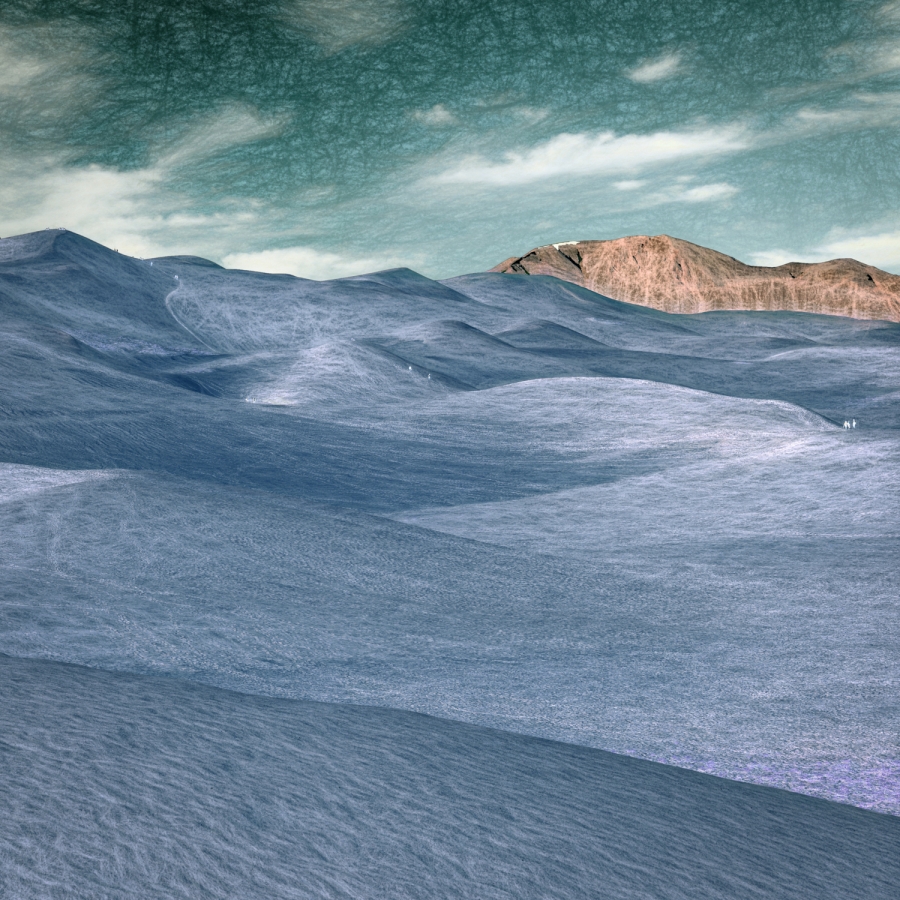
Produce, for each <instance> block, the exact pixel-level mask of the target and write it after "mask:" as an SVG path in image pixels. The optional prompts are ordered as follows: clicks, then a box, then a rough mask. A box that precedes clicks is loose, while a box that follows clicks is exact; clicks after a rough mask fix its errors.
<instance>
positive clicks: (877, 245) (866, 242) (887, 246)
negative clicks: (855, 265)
mask: <svg viewBox="0 0 900 900" xmlns="http://www.w3.org/2000/svg"><path fill="white" fill-rule="evenodd" d="M846 258H850V259H857V260H859V261H860V262H863V263H866V264H868V265H870V266H877V267H878V268H880V269H886V270H888V271H898V270H900V230H897V231H882V232H876V233H860V234H843V235H839V234H834V235H833V236H832V238H831V239H830V240H829V239H826V241H825V242H824V243H823V244H820V245H819V246H817V247H814V248H813V249H812V250H806V251H803V252H800V253H798V252H796V251H789V250H781V249H777V250H764V251H761V252H759V253H752V254H751V255H750V259H751V260H752V262H753V265H756V266H780V265H784V263H787V262H825V261H827V260H830V259H846Z"/></svg>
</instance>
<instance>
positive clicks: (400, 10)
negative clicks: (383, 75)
mask: <svg viewBox="0 0 900 900" xmlns="http://www.w3.org/2000/svg"><path fill="white" fill-rule="evenodd" d="M413 17H414V7H413V6H412V4H411V3H408V2H405V0H293V2H291V3H290V4H289V5H288V6H287V8H286V9H285V10H284V11H283V12H282V15H281V18H282V20H283V21H285V22H287V23H288V24H290V25H293V26H295V27H297V28H299V29H300V30H301V31H305V32H306V33H307V34H309V35H310V37H312V39H313V40H314V41H316V43H318V44H320V45H321V46H322V47H324V48H325V50H327V51H328V52H329V53H337V52H338V51H340V50H343V49H344V48H345V47H349V46H351V45H353V44H369V45H372V44H375V45H377V44H384V43H387V42H389V41H391V40H393V39H394V38H396V37H397V36H398V35H399V34H401V33H402V32H403V31H405V30H406V29H407V28H408V27H409V25H410V24H411V22H412V19H413Z"/></svg>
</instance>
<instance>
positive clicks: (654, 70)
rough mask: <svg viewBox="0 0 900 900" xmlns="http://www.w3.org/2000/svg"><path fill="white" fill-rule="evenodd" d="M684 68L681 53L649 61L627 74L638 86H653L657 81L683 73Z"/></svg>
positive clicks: (668, 54)
mask: <svg viewBox="0 0 900 900" xmlns="http://www.w3.org/2000/svg"><path fill="white" fill-rule="evenodd" d="M683 69H684V66H683V63H682V58H681V54H680V53H666V54H664V55H663V56H658V57H656V58H655V59H649V60H647V61H646V62H643V63H641V64H640V65H639V66H635V68H633V69H629V70H628V71H626V72H625V75H626V77H627V78H630V79H631V80H632V81H636V82H638V84H652V83H653V82H656V81H665V80H666V79H667V78H671V77H672V76H673V75H676V74H677V73H678V72H680V71H683Z"/></svg>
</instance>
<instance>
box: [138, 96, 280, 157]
mask: <svg viewBox="0 0 900 900" xmlns="http://www.w3.org/2000/svg"><path fill="white" fill-rule="evenodd" d="M287 121H288V120H287V118H286V117H284V116H280V117H274V118H273V117H266V116H263V115H261V114H260V113H259V111H258V110H257V109H255V108H254V107H252V106H249V105H247V104H242V103H232V104H228V105H226V106H224V107H221V108H219V109H218V110H217V111H216V112H214V113H212V114H210V115H208V116H205V117H203V118H201V119H200V120H199V121H196V122H194V123H193V124H192V126H191V127H190V129H188V130H187V131H186V132H185V133H183V134H182V135H181V136H180V137H178V138H176V139H175V140H174V141H172V142H171V143H170V144H169V146H168V147H166V148H165V150H164V151H163V152H162V153H161V154H160V156H159V158H158V161H157V163H156V168H158V169H170V168H175V167H177V166H181V165H185V164H189V163H192V162H196V161H198V160H201V159H207V158H209V157H211V156H215V155H216V154H217V153H220V152H222V151H223V150H227V149H228V148H230V147H238V146H241V145H243V144H251V143H253V142H254V141H259V140H264V139H266V138H273V137H277V136H278V135H279V134H281V132H282V131H283V130H284V128H285V126H286V124H287Z"/></svg>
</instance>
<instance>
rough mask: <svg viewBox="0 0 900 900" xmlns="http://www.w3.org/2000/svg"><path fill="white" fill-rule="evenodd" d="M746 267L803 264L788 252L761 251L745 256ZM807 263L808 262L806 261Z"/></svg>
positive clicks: (794, 254) (798, 258)
mask: <svg viewBox="0 0 900 900" xmlns="http://www.w3.org/2000/svg"><path fill="white" fill-rule="evenodd" d="M747 259H748V260H749V262H748V265H751V266H769V267H770V268H771V267H773V266H783V265H784V264H785V263H788V262H803V261H804V260H803V259H801V257H799V256H798V255H797V254H796V253H791V252H789V251H788V250H761V251H760V252H759V253H750V254H749V255H748V256H747ZM807 261H808V260H807Z"/></svg>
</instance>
